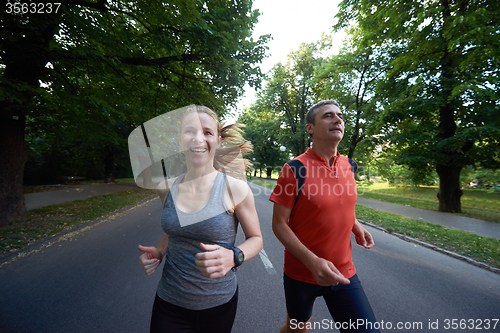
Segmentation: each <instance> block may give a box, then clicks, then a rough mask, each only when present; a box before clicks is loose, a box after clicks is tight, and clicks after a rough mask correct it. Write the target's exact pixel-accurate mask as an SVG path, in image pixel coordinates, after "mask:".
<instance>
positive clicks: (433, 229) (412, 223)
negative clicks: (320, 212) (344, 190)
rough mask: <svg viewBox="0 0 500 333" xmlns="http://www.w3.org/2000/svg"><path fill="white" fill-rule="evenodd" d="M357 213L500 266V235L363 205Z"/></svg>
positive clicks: (383, 225) (358, 206)
mask: <svg viewBox="0 0 500 333" xmlns="http://www.w3.org/2000/svg"><path fill="white" fill-rule="evenodd" d="M356 216H357V218H358V219H360V220H363V221H369V222H371V223H373V224H376V225H379V226H381V227H383V228H384V229H386V230H388V231H395V232H397V233H400V234H403V235H407V236H410V237H413V238H416V239H418V240H421V241H424V242H427V243H430V244H433V245H436V246H438V247H440V248H442V249H445V250H448V251H452V252H455V253H458V254H460V255H463V256H466V257H469V258H473V259H475V260H477V261H480V262H484V263H486V264H488V265H490V266H492V267H496V268H500V245H499V241H498V240H497V239H494V238H490V237H484V236H478V235H475V234H472V233H470V232H466V231H462V230H456V229H449V228H446V227H442V226H440V225H436V224H432V223H428V222H425V221H421V220H416V219H411V218H406V217H403V216H401V215H397V214H392V213H386V212H382V211H379V210H376V209H372V208H368V207H364V206H360V205H357V206H356Z"/></svg>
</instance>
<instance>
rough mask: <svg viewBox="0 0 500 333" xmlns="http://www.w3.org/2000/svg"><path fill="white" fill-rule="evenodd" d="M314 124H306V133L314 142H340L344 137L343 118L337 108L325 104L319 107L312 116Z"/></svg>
mask: <svg viewBox="0 0 500 333" xmlns="http://www.w3.org/2000/svg"><path fill="white" fill-rule="evenodd" d="M314 120H315V123H314V125H313V124H307V125H306V128H307V132H308V133H309V134H312V136H313V142H314V141H331V142H337V143H338V142H340V140H342V138H343V137H344V117H343V115H342V112H340V109H339V108H338V106H336V105H333V104H326V105H323V106H320V107H319V108H318V111H317V112H316V115H315V116H314Z"/></svg>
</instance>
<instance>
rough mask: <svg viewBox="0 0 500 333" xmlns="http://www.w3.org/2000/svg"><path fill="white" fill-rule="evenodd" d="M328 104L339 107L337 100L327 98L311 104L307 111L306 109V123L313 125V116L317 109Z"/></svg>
mask: <svg viewBox="0 0 500 333" xmlns="http://www.w3.org/2000/svg"><path fill="white" fill-rule="evenodd" d="M328 104H333V105H335V106H337V107H338V108H339V109H340V105H339V103H337V101H334V100H333V99H328V100H324V101H321V102H318V103H316V104H314V105H313V106H311V108H310V109H309V111H307V114H306V124H313V125H315V123H314V118H315V117H316V113H317V112H318V109H319V108H320V107H322V106H323V105H328Z"/></svg>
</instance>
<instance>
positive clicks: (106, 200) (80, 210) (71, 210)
mask: <svg viewBox="0 0 500 333" xmlns="http://www.w3.org/2000/svg"><path fill="white" fill-rule="evenodd" d="M58 189H59V188H58ZM154 195H156V191H152V190H146V189H142V188H133V189H130V190H127V191H123V192H119V193H114V194H108V195H102V196H96V197H92V198H88V199H85V200H79V201H74V202H66V203H63V204H61V205H52V206H47V207H43V208H39V209H34V210H30V211H29V212H28V213H27V215H26V218H25V219H24V220H22V221H18V222H16V223H12V224H10V225H5V226H1V227H0V254H6V253H8V252H11V251H15V250H18V249H22V248H24V247H25V246H27V245H29V244H31V243H33V242H35V241H36V240H38V239H41V238H44V237H48V236H52V235H54V234H56V233H58V232H60V231H63V230H69V229H70V228H71V227H72V226H74V225H76V224H78V223H81V222H84V221H91V220H94V219H97V218H99V217H101V216H104V215H106V214H109V213H112V212H114V211H116V210H118V209H122V208H125V207H128V206H131V205H133V204H135V203H137V202H139V201H141V200H143V199H146V198H149V197H152V196H154Z"/></svg>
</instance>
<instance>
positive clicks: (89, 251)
mask: <svg viewBox="0 0 500 333" xmlns="http://www.w3.org/2000/svg"><path fill="white" fill-rule="evenodd" d="M250 186H251V187H252V190H253V191H254V194H255V197H256V206H257V210H258V213H259V218H260V222H261V228H262V232H263V236H264V251H263V252H262V253H261V255H259V256H258V257H256V258H255V259H253V260H251V261H249V262H246V263H245V264H244V265H243V266H241V267H240V269H239V270H238V281H239V295H240V299H239V304H238V312H237V317H236V321H235V324H234V328H233V332H234V333H243V332H244V333H249V332H250V333H268V332H278V331H279V326H280V325H281V323H282V322H283V320H284V318H285V315H286V313H285V300H284V296H283V288H282V265H283V246H282V245H281V244H280V243H279V241H278V240H277V239H276V238H275V237H274V235H273V233H272V230H271V215H272V203H271V202H269V201H268V197H269V194H270V192H269V190H268V189H264V188H263V187H260V186H257V185H254V184H250ZM160 214H161V204H160V202H159V200H158V199H154V200H152V201H150V202H148V203H145V204H142V205H141V206H138V207H135V208H133V209H130V210H128V211H125V212H122V213H121V214H119V216H116V217H114V218H113V219H108V220H106V221H105V222H103V223H101V224H99V225H97V226H95V227H94V228H92V229H90V230H86V231H83V232H81V233H79V234H77V235H73V236H71V237H69V239H68V240H63V241H60V242H56V243H54V244H52V245H51V246H49V247H45V248H43V249H42V250H41V251H40V252H38V253H34V254H31V255H29V256H26V257H24V258H21V259H18V260H16V261H15V262H12V263H10V264H7V265H5V266H4V267H2V268H0V282H1V283H0V295H1V296H0V307H1V309H2V311H0V332H15V333H22V332H30V333H32V332H36V333H44V332H47V333H49V332H50V333H54V332H134V333H136V332H148V331H149V317H150V313H151V306H152V302H153V299H154V294H155V289H156V284H157V282H158V279H159V278H160V271H158V272H156V273H155V274H154V275H153V276H150V277H147V276H145V275H144V273H143V272H142V270H141V268H140V266H139V262H138V257H139V255H140V252H139V251H138V250H137V245H138V244H142V245H156V244H157V243H158V241H159V239H160V237H161V230H160V226H159V219H160ZM369 231H370V232H371V233H372V235H373V236H374V238H375V243H376V246H375V248H373V249H371V250H365V249H363V248H361V247H359V246H357V245H353V257H354V262H355V264H356V267H357V270H358V275H359V277H360V279H361V281H362V283H363V285H364V288H365V291H366V293H367V295H368V298H369V299H370V301H371V303H372V306H373V308H374V311H375V315H376V317H377V323H371V324H372V325H378V326H380V327H381V328H382V332H398V331H399V332H500V323H498V322H496V321H494V320H495V319H497V320H498V319H499V317H500V275H498V274H495V273H492V272H489V271H486V270H483V269H481V268H478V267H475V266H472V265H470V264H467V263H465V262H462V261H460V260H457V259H453V258H450V257H448V256H446V255H443V254H440V253H437V252H434V251H432V250H429V249H427V248H423V247H420V246H418V245H415V244H412V243H408V242H405V241H403V240H401V239H399V238H397V237H394V236H391V235H388V234H385V233H383V232H380V231H378V230H375V229H371V228H369ZM242 239H243V236H242V233H241V232H240V233H239V234H238V239H237V243H239V242H241V241H242ZM330 319H331V318H330V315H329V313H328V311H327V309H326V306H325V305H324V303H323V301H322V300H321V299H318V301H317V302H316V304H315V308H314V311H313V324H314V325H316V329H313V330H311V332H326V331H335V329H334V324H333V323H331V322H330ZM495 324H496V327H495V329H493V325H495ZM488 325H489V329H486V328H487V327H488ZM398 327H402V328H403V329H397V328H398ZM455 327H456V329H455ZM460 327H462V328H463V329H461V328H460ZM332 328H333V329H332ZM479 328H482V329H481V330H479Z"/></svg>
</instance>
